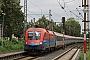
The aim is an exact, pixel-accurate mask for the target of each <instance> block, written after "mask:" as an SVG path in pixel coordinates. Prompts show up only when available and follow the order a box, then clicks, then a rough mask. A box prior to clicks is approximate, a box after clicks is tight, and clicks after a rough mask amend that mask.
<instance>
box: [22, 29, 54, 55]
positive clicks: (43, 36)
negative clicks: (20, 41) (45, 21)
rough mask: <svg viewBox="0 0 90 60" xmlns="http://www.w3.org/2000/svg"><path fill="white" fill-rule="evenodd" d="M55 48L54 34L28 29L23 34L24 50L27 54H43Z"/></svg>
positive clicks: (42, 30)
mask: <svg viewBox="0 0 90 60" xmlns="http://www.w3.org/2000/svg"><path fill="white" fill-rule="evenodd" d="M54 47H55V34H54V32H52V31H48V30H45V29H43V28H29V29H27V30H26V33H25V46H24V50H25V51H27V52H36V53H38V52H43V51H48V50H50V49H51V48H54Z"/></svg>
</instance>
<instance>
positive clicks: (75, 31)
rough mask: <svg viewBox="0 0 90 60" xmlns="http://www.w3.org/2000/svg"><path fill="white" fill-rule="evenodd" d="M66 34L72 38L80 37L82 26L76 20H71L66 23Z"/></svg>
mask: <svg viewBox="0 0 90 60" xmlns="http://www.w3.org/2000/svg"><path fill="white" fill-rule="evenodd" d="M65 33H66V34H68V35H71V36H80V33H81V26H80V24H79V22H77V21H76V20H75V19H74V18H69V19H67V21H66V22H65Z"/></svg>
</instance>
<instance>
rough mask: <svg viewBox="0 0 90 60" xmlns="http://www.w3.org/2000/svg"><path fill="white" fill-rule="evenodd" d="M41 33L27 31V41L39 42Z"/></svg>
mask: <svg viewBox="0 0 90 60" xmlns="http://www.w3.org/2000/svg"><path fill="white" fill-rule="evenodd" d="M40 35H41V32H39V31H29V32H28V39H29V40H39V39H40Z"/></svg>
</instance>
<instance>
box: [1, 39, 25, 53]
mask: <svg viewBox="0 0 90 60" xmlns="http://www.w3.org/2000/svg"><path fill="white" fill-rule="evenodd" d="M1 45H2V40H0V52H9V51H13V50H23V49H24V42H23V40H16V39H15V38H12V39H11V41H9V40H3V47H2V46H1Z"/></svg>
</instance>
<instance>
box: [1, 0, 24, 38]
mask: <svg viewBox="0 0 90 60" xmlns="http://www.w3.org/2000/svg"><path fill="white" fill-rule="evenodd" d="M2 2H3V4H2V5H1V9H2V11H3V12H2V13H5V16H4V36H7V37H10V38H11V36H12V34H15V35H16V36H18V37H20V36H21V34H22V33H23V25H24V24H23V21H24V14H23V12H22V11H21V8H22V6H20V0H2ZM2 13H1V14H0V15H1V16H0V20H3V19H2V17H3V15H2ZM1 23H2V21H1Z"/></svg>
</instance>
